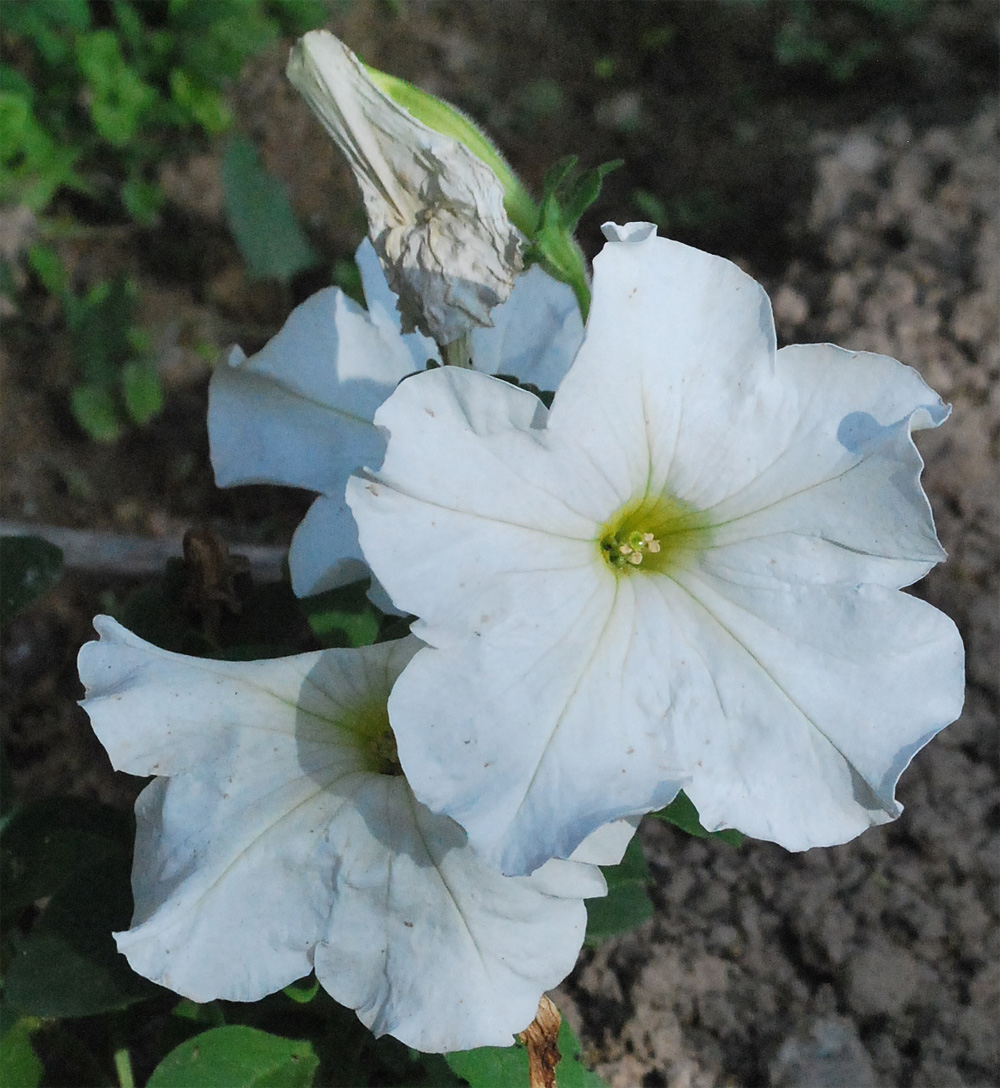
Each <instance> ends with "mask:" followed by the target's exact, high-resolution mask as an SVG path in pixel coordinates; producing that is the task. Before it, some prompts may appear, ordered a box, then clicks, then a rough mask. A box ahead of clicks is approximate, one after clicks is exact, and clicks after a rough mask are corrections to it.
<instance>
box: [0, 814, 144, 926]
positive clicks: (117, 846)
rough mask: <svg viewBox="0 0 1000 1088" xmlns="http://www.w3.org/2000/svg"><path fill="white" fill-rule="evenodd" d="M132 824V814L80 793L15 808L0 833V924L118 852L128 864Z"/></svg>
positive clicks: (121, 859)
mask: <svg viewBox="0 0 1000 1088" xmlns="http://www.w3.org/2000/svg"><path fill="white" fill-rule="evenodd" d="M133 826H134V825H133V822H132V818H131V816H129V815H127V814H125V813H122V812H119V811H118V810H117V809H113V808H111V807H110V806H108V805H101V804H98V803H97V802H96V801H87V800H85V799H83V798H81V797H55V798H47V799H46V800H43V801H36V802H35V803H34V804H31V805H28V806H26V807H24V808H21V809H19V811H18V812H17V814H16V815H15V816H14V817H13V819H12V820H11V821H10V824H9V825H8V826H7V827H6V828H5V829H4V831H3V834H2V836H0V849H2V857H3V899H2V902H0V906H2V918H3V922H4V926H6V925H7V924H9V923H10V922H13V921H16V920H17V919H18V917H19V916H20V915H21V913H22V912H23V911H24V909H25V908H26V907H28V906H29V905H30V904H32V903H34V902H35V901H36V900H37V899H41V898H42V897H43V896H51V895H54V894H56V893H57V892H61V891H62V890H63V889H65V888H67V887H69V886H70V885H72V884H73V883H74V881H76V880H79V879H81V878H82V874H83V873H85V872H86V870H87V869H88V868H90V867H91V866H93V865H95V864H98V863H105V862H108V861H110V860H112V859H115V858H117V859H118V860H119V861H120V863H121V865H122V866H123V867H124V866H127V865H128V859H129V856H130V854H131V851H132V839H133V836H134V832H133Z"/></svg>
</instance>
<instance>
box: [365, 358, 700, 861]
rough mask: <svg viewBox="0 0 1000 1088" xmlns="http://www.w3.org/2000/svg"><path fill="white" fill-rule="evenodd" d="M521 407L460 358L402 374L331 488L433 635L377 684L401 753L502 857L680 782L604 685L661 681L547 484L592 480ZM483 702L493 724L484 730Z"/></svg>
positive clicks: (533, 850)
mask: <svg viewBox="0 0 1000 1088" xmlns="http://www.w3.org/2000/svg"><path fill="white" fill-rule="evenodd" d="M539 407H540V406H538V402H537V401H536V400H535V399H534V398H533V397H531V396H530V395H528V394H525V393H522V392H521V391H519V390H517V389H514V388H512V387H510V386H508V385H505V384H504V383H499V382H495V381H491V380H490V379H488V378H485V377H483V376H481V375H478V374H475V373H470V372H468V371H460V370H455V369H454V368H447V369H445V370H440V371H433V372H431V373H429V374H426V375H418V376H417V377H415V378H411V379H409V380H408V381H406V382H404V383H403V385H402V386H400V388H399V390H398V391H397V393H396V394H395V395H394V396H393V397H392V398H391V399H390V401H388V402H387V404H386V405H385V406H384V407H383V408H382V409H381V410H380V412H379V415H378V422H379V423H380V424H381V425H384V426H387V427H388V428H389V430H390V431H391V432H392V436H393V440H392V442H391V443H390V447H389V452H388V454H387V457H386V461H385V464H384V466H383V470H382V472H381V473H380V475H379V479H378V481H363V480H361V479H359V478H355V479H352V480H351V481H350V484H349V485H348V502H349V503H350V505H351V507H352V509H353V510H354V513H355V516H356V518H357V520H358V523H359V525H360V528H361V540H362V544H363V546H364V550H365V554H366V556H367V557H368V559H369V562H370V563H371V564H372V566H373V568H374V569H375V570H376V571H377V572H380V573H381V574H382V575H384V576H383V577H382V581H383V583H384V584H385V585H386V588H387V589H388V591H389V593H390V595H391V596H392V598H393V600H394V601H395V602H396V603H397V604H398V605H399V606H400V607H402V608H405V609H407V610H409V611H411V612H413V613H415V614H417V615H419V616H420V617H421V622H420V623H419V624H417V625H416V627H415V628H414V630H415V632H416V633H418V634H419V635H420V637H421V638H422V639H424V640H426V641H428V642H429V643H430V645H431V646H433V647H435V648H436V649H435V650H433V651H432V650H428V651H424V652H422V653H421V654H420V655H418V657H417V658H416V659H415V660H414V661H413V662H412V663H411V666H410V667H409V668H408V669H407V670H406V672H405V673H404V675H403V676H402V677H401V678H400V680H399V681H397V684H396V687H395V688H394V690H393V694H392V696H391V697H390V702H389V709H390V716H391V718H392V721H393V726H394V729H395V732H396V736H397V741H398V745H399V753H400V759H401V761H402V763H403V766H404V769H405V770H406V773H407V776H408V778H409V780H410V782H411V783H412V784H413V786H414V790H415V792H416V794H417V796H418V797H419V798H420V799H421V801H423V802H424V803H425V804H427V805H429V806H430V807H431V808H432V809H434V810H435V811H445V812H447V813H448V814H449V815H451V816H452V817H454V818H455V819H456V820H458V821H459V823H461V824H462V825H463V827H465V828H466V830H467V831H468V832H469V835H470V840H471V841H472V842H473V844H474V845H475V847H476V848H477V849H478V850H480V851H481V852H482V853H483V854H484V856H486V857H488V858H489V859H490V860H491V861H493V862H494V863H495V864H498V865H500V866H501V867H502V868H503V869H504V871H506V872H512V873H523V872H530V871H531V870H533V869H535V868H537V866H539V865H541V864H542V863H543V862H544V861H545V860H546V859H547V858H550V857H553V856H557V857H568V856H569V855H570V854H571V853H572V851H573V850H575V849H576V848H577V847H578V846H579V844H580V842H581V841H582V840H583V839H584V838H585V837H586V836H587V835H589V834H590V833H591V832H592V831H594V830H595V829H597V828H598V827H600V826H601V825H602V824H604V823H606V822H608V821H609V820H612V819H615V818H617V817H619V816H626V815H630V814H633V813H636V812H640V811H643V810H644V809H649V808H654V807H658V806H659V805H662V804H666V803H667V802H668V801H670V800H671V799H672V798H673V796H674V795H675V794H676V792H677V789H678V788H679V785H680V782H679V780H678V776H677V775H676V774H675V773H674V768H673V766H672V765H671V764H670V763H669V762H668V760H667V758H666V756H665V749H664V745H663V738H662V737H661V736H660V734H659V732H658V731H657V730H656V729H652V728H650V725H649V723H648V721H646V719H645V716H643V715H639V714H632V713H631V712H630V704H629V702H628V701H625V702H623V700H628V699H629V698H630V694H629V692H628V690H627V688H625V687H624V684H623V675H624V674H625V671H626V670H627V672H628V675H629V676H635V677H638V683H639V685H640V687H641V688H646V687H653V688H655V686H656V685H657V684H658V683H666V681H665V680H662V679H661V678H662V675H663V662H662V659H661V656H660V654H661V651H660V649H659V648H658V647H655V646H651V645H648V644H645V643H640V645H639V646H638V647H636V646H633V642H634V641H635V640H633V637H632V632H631V630H630V627H629V623H630V622H631V620H630V617H631V613H630V611H629V609H628V602H627V600H625V599H624V598H623V600H622V601H619V600H618V599H617V587H618V581H617V579H616V578H615V576H614V575H613V574H612V573H611V572H610V571H609V570H608V569H607V568H606V567H605V565H604V564H603V562H602V561H601V560H600V557H599V552H598V547H597V544H596V543H595V540H594V532H595V528H596V525H595V522H594V521H593V520H591V519H588V518H587V517H586V516H585V515H581V514H580V513H579V512H578V511H577V510H576V509H575V508H574V507H573V506H571V505H570V504H569V503H567V502H566V501H565V500H564V499H563V498H562V497H561V496H560V494H559V493H560V491H562V492H563V493H566V492H569V493H570V494H572V495H573V497H574V500H575V501H579V502H580V503H589V504H591V505H592V504H593V503H594V501H595V497H597V496H600V495H601V494H602V493H603V494H604V495H605V501H608V494H607V487H606V484H605V482H604V481H603V479H602V478H601V476H600V473H599V471H598V470H597V469H593V470H592V471H590V472H581V471H579V469H578V468H577V470H576V472H575V477H576V478H575V479H574V474H573V471H572V470H573V466H570V469H569V471H567V468H566V465H565V463H564V462H563V461H562V460H561V459H559V458H557V457H548V458H542V457H540V456H539V454H541V453H544V452H545V451H544V450H543V449H541V448H539V446H538V443H539V441H540V438H539V436H540V435H542V434H544V432H540V431H538V430H537V428H536V427H534V426H533V424H535V423H536V422H537V420H538V419H539V418H540V416H539ZM518 427H520V428H522V429H521V430H515V429H514V428H518ZM397 436H400V437H401V438H403V439H405V440H406V441H407V445H405V446H403V445H401V446H400V447H398V448H400V449H403V450H405V451H406V452H405V455H404V456H403V457H402V458H397V457H396V456H395V455H394V452H393V450H394V448H396V447H395V443H396V439H397ZM584 468H585V469H591V466H589V464H588V465H585V466H584ZM483 480H489V484H490V486H488V487H486V488H484V487H483V486H482V483H481V481H483ZM425 495H432V496H433V498H432V500H431V501H425V500H424V496H425ZM610 500H611V501H613V500H614V496H613V495H612V496H610ZM610 509H614V507H613V505H612V506H611V508H610ZM609 512H610V511H609ZM574 538H575V539H574ZM429 539H433V540H434V545H433V547H432V548H428V547H427V541H428V540H429ZM442 571H447V577H442ZM518 602H523V603H524V604H525V606H526V607H528V609H529V613H528V614H529V616H530V617H531V618H530V619H529V620H528V622H527V623H526V622H525V614H524V612H523V611H522V610H520V609H519V608H518V607H517V605H518ZM537 617H544V623H542V622H539V621H538V618H537ZM441 650H447V651H448V652H447V653H443V652H438V651H441ZM632 697H634V698H641V699H643V700H646V701H648V700H651V699H653V695H652V693H650V694H639V695H633V696H632ZM657 697H665V696H663V692H662V691H660V692H659V693H658V696H657ZM651 705H655V700H654V702H653V703H652V704H651ZM493 715H497V716H498V717H499V718H500V719H501V720H502V724H501V722H500V721H498V722H497V724H496V725H495V726H491V727H490V728H484V727H483V722H484V720H486V719H489V718H492V716H493ZM610 723H614V725H613V726H612V725H611V724H610Z"/></svg>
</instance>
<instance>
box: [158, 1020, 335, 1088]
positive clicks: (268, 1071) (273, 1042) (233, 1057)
mask: <svg viewBox="0 0 1000 1088" xmlns="http://www.w3.org/2000/svg"><path fill="white" fill-rule="evenodd" d="M318 1065H319V1059H318V1058H317V1057H316V1055H315V1053H314V1052H313V1048H312V1046H311V1045H310V1044H309V1043H308V1042H306V1041H301V1042H300V1041H297V1040H294V1039H283V1038H281V1037H280V1036H277V1035H269V1034H268V1033H267V1032H265V1031H258V1030H257V1029H256V1028H248V1027H244V1026H242V1025H231V1026H229V1027H222V1028H212V1029H211V1030H210V1031H205V1032H202V1034H201V1035H196V1036H195V1037H194V1038H193V1039H188V1041H187V1042H186V1043H181V1045H180V1046H179V1047H176V1048H175V1049H174V1050H172V1051H171V1052H170V1053H169V1054H168V1055H167V1056H166V1057H165V1058H164V1059H163V1061H162V1062H160V1064H159V1065H158V1066H157V1067H156V1068H155V1069H154V1070H153V1074H152V1076H151V1077H150V1078H149V1082H148V1088H192V1085H198V1088H308V1086H309V1085H311V1084H312V1082H313V1076H314V1075H315V1073H316V1068H317V1066H318Z"/></svg>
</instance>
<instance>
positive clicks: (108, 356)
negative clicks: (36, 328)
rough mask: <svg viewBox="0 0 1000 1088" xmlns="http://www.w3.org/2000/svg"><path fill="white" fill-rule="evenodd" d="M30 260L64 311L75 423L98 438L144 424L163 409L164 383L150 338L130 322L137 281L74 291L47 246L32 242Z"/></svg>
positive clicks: (106, 438) (122, 280)
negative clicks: (74, 378) (74, 377)
mask: <svg viewBox="0 0 1000 1088" xmlns="http://www.w3.org/2000/svg"><path fill="white" fill-rule="evenodd" d="M28 262H29V264H30V265H31V268H32V270H33V271H34V273H35V275H36V276H37V277H38V278H39V280H40V281H41V283H42V285H43V286H44V287H45V288H46V290H47V291H48V292H49V294H51V295H53V296H54V297H55V298H56V299H58V300H59V302H60V304H61V306H62V309H63V314H64V316H65V321H66V327H67V330H68V332H69V335H70V340H71V342H72V346H73V361H74V366H75V370H76V375H77V377H78V380H77V382H76V383H75V384H74V386H73V388H72V390H71V392H70V409H71V410H72V412H73V417H74V418H75V419H76V421H77V423H79V425H80V426H81V427H82V428H83V430H84V431H86V432H87V434H88V435H90V437H91V438H93V439H96V440H97V441H98V442H114V441H116V440H117V439H118V438H119V437H120V436H121V434H122V433H123V431H124V430H125V429H126V428H128V427H129V426H132V425H135V426H141V425H142V424H144V423H148V422H149V421H150V420H151V419H153V418H154V417H155V416H156V415H158V414H159V412H160V410H161V409H162V407H163V387H162V386H161V384H160V379H159V375H158V374H157V372H156V367H155V365H154V363H153V361H152V359H151V357H150V355H151V353H150V346H149V342H148V337H147V336H146V334H145V333H144V332H143V330H142V329H138V328H136V327H135V324H134V318H135V305H136V296H137V292H136V288H135V285H134V284H133V283H132V282H131V280H129V279H128V278H127V277H125V276H118V277H116V278H115V279H113V280H110V281H105V282H101V283H98V284H96V285H95V286H93V287H91V288H90V289H89V290H87V291H86V292H84V293H83V294H78V293H77V292H76V291H74V290H73V288H72V287H71V285H70V283H69V277H68V275H67V273H66V268H65V266H64V265H63V263H62V260H61V258H60V257H59V254H58V253H57V252H56V251H55V250H54V249H52V248H51V247H49V246H46V245H35V246H32V248H31V249H30V250H29V252H28Z"/></svg>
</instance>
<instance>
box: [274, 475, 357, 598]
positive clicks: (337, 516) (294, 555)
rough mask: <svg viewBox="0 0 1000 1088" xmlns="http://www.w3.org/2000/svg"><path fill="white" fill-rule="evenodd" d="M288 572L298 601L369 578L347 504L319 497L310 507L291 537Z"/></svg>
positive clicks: (323, 496) (355, 527)
mask: <svg viewBox="0 0 1000 1088" xmlns="http://www.w3.org/2000/svg"><path fill="white" fill-rule="evenodd" d="M288 569H289V571H290V573H291V576H292V589H293V591H294V592H295V594H296V596H298V597H308V596H310V594H313V593H323V592H325V591H326V590H328V589H336V588H337V587H338V586H346V585H348V584H350V583H351V582H356V581H358V580H359V579H360V578H367V577H368V573H369V572H368V564H367V563H366V562H365V560H364V556H363V555H362V554H361V545H360V544H359V543H358V527H357V525H355V523H354V518H353V517H352V516H351V511H350V510H349V509H348V507H347V503H346V502H344V501H343V500H342V499H341V500H337V499H333V498H327V497H326V496H325V495H321V496H320V497H319V498H318V499H317V500H316V501H315V502H314V503H313V504H312V506H310V507H309V510H308V511H307V513H306V516H305V517H304V518H303V519H302V521H301V523H300V524H299V527H298V528H297V529H296V530H295V535H294V536H293V537H292V546H291V548H290V549H289V552H288Z"/></svg>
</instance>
